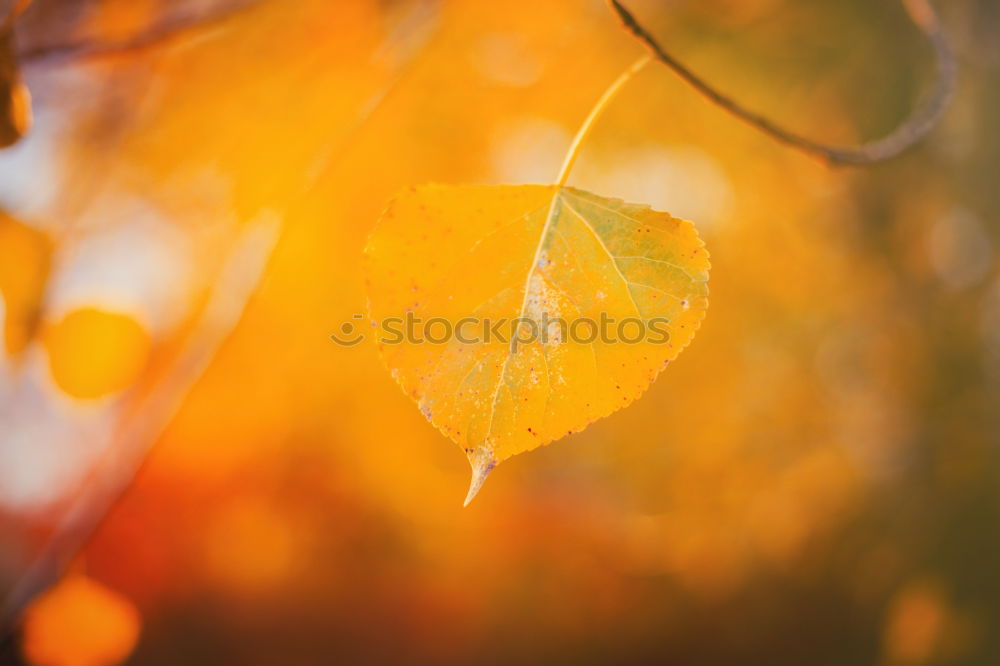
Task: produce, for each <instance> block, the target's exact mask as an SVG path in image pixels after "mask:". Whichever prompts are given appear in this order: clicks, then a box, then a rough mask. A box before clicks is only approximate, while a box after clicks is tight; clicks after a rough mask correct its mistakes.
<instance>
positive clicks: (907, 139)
mask: <svg viewBox="0 0 1000 666" xmlns="http://www.w3.org/2000/svg"><path fill="white" fill-rule="evenodd" d="M902 2H903V6H904V7H905V8H906V11H907V13H908V14H909V15H910V19H911V20H912V21H913V23H914V24H915V25H916V26H917V27H918V28H919V29H920V31H921V32H923V33H924V34H925V35H926V36H927V38H928V40H929V41H930V43H931V46H932V47H933V49H934V55H935V63H936V68H937V80H936V82H935V84H934V88H933V90H932V91H931V93H930V94H929V95H928V97H927V98H926V100H925V101H924V103H923V104H921V105H920V106H919V107H917V109H916V110H915V111H914V112H913V113H912V114H911V115H910V116H909V117H908V118H907V119H906V120H904V121H903V122H902V123H901V124H900V125H899V126H898V127H896V129H894V130H893V131H892V132H890V133H889V134H888V135H886V136H885V137H883V138H881V139H876V140H874V141H871V142H868V143H864V144H861V145H859V146H831V145H827V144H823V143H819V142H817V141H813V140H812V139H808V138H806V137H804V136H802V135H800V134H796V133H795V132H792V131H790V130H787V129H785V128H783V127H781V126H780V125H778V124H777V123H775V122H774V121H772V120H769V119H768V118H765V117H764V116H762V115H761V114H759V113H757V112H754V111H751V110H749V109H747V108H746V107H745V106H743V105H742V104H740V103H739V102H737V101H736V100H734V99H733V98H732V97H729V96H728V95H726V94H724V93H722V92H720V91H719V90H718V89H716V88H715V87H713V86H711V85H710V84H708V83H707V82H706V81H705V80H704V79H702V78H701V77H699V76H698V75H697V74H695V73H694V72H692V71H691V70H690V69H688V68H687V67H686V66H685V65H684V64H682V63H681V62H680V61H679V60H677V58H675V57H674V56H672V55H671V54H670V53H668V52H667V51H666V50H665V49H664V48H663V47H662V46H661V45H660V43H659V42H658V41H657V40H656V38H655V37H653V36H652V35H651V34H650V33H649V31H648V30H646V29H645V28H644V27H642V25H641V24H640V23H639V22H638V21H637V20H636V18H635V17H634V16H633V15H632V13H631V12H629V11H628V9H626V8H625V7H624V6H623V5H622V3H621V2H619V0H608V5H609V6H610V7H611V9H612V11H614V12H615V14H617V16H618V18H619V20H620V21H621V22H622V25H623V26H624V27H625V29H626V30H628V31H629V32H631V33H632V34H633V35H634V36H635V37H636V38H637V39H638V40H639V41H641V42H642V43H643V44H644V45H645V46H646V48H647V49H648V50H649V51H650V53H652V54H653V56H655V57H656V58H657V59H658V60H659V61H660V62H662V63H663V64H664V65H666V66H667V67H669V68H670V69H671V70H673V71H674V72H675V73H676V74H677V75H678V76H680V77H681V78H682V79H683V80H684V81H685V82H687V83H688V84H689V85H690V86H691V87H693V88H694V89H695V90H697V91H698V92H700V93H701V94H702V95H704V96H705V97H707V98H708V99H709V100H710V101H711V102H713V103H715V104H717V105H719V106H720V107H722V108H723V109H725V110H726V111H728V112H729V113H731V114H732V115H734V116H736V117H737V118H739V119H741V120H743V121H745V122H747V123H749V124H750V125H752V126H754V127H756V128H757V129H759V130H760V131H762V132H764V133H765V134H767V135H769V136H770V137H772V138H774V139H776V140H777V141H780V142H781V143H784V144H785V145H788V146H791V147H792V148H796V149H798V150H801V151H803V152H806V153H809V154H811V155H814V156H816V157H820V158H822V159H824V160H826V161H827V162H829V163H831V164H843V165H855V166H862V165H868V164H875V163H877V162H882V161H885V160H888V159H891V158H893V157H895V156H897V155H899V154H900V153H902V152H904V151H905V150H907V149H908V148H910V147H912V146H913V145H915V144H916V143H917V142H918V141H920V140H921V139H923V138H924V137H925V136H926V135H927V133H928V132H930V131H931V130H932V129H933V128H934V126H935V125H936V124H937V122H938V121H939V120H940V119H941V116H942V115H943V114H944V111H945V109H946V108H947V107H948V103H949V101H950V100H951V96H952V92H953V91H954V89H955V78H956V71H957V66H956V63H955V55H954V52H953V51H952V48H951V44H950V43H949V41H948V38H947V36H946V35H945V34H944V30H943V29H942V28H941V23H940V21H939V20H938V17H937V14H936V13H935V12H934V9H933V8H932V7H931V5H930V3H929V2H928V0H902Z"/></svg>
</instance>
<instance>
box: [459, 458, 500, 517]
mask: <svg viewBox="0 0 1000 666" xmlns="http://www.w3.org/2000/svg"><path fill="white" fill-rule="evenodd" d="M469 464H470V465H472V481H471V482H470V483H469V493H468V494H467V495H466V496H465V503H464V504H463V505H462V506H463V507H466V506H469V502H471V501H472V500H473V499H475V497H476V495H477V494H478V493H479V489H480V488H482V487H483V482H484V481H486V477H487V476H489V475H490V472H492V471H493V468H494V467H496V466H497V461H496V459H495V458H494V457H493V454H492V453H490V452H489V451H487V450H486V449H484V448H477V449H476V451H475V453H473V454H471V455H470V456H469Z"/></svg>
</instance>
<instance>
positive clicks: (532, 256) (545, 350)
mask: <svg viewBox="0 0 1000 666" xmlns="http://www.w3.org/2000/svg"><path fill="white" fill-rule="evenodd" d="M366 254H367V278H368V287H369V299H370V314H371V318H372V325H373V326H375V327H376V331H375V337H376V339H377V342H378V346H379V349H380V352H381V354H382V358H383V359H384V361H385V363H386V365H387V366H388V368H389V369H390V371H391V373H392V375H393V376H394V377H395V379H396V380H397V381H398V382H399V384H400V385H401V386H402V388H403V390H404V391H405V392H406V393H407V394H408V395H410V396H411V397H412V398H413V399H414V400H416V401H417V403H418V405H419V407H420V409H421V411H422V412H423V413H424V415H425V416H426V417H427V419H428V420H429V421H430V422H431V423H433V424H434V425H435V426H436V427H438V428H439V429H440V430H441V431H442V432H443V433H445V434H446V435H448V436H449V437H451V438H452V439H453V440H454V441H456V442H457V443H458V444H459V445H460V446H461V447H462V448H463V449H464V450H465V452H466V454H467V455H468V457H469V460H470V463H471V464H472V467H473V482H472V486H471V488H470V493H469V497H468V498H467V500H466V503H468V501H469V500H471V498H472V496H474V495H475V493H476V492H477V491H478V489H479V486H480V485H481V484H482V481H483V480H484V479H485V477H486V475H487V474H488V473H489V472H490V470H492V469H493V467H494V466H495V465H496V464H497V463H498V462H500V461H503V460H505V459H507V458H509V457H510V456H513V455H515V454H517V453H521V452H523V451H529V450H531V449H534V448H536V447H538V446H541V445H543V444H547V443H549V442H552V441H553V440H556V439H558V438H560V437H562V436H564V435H566V434H568V433H573V432H577V431H579V430H582V429H583V428H585V427H586V426H587V425H588V424H590V423H592V422H594V421H596V420H597V419H600V418H602V417H604V416H607V415H609V414H611V413H612V412H614V411H615V410H617V409H620V408H622V407H624V406H625V405H627V404H629V403H630V402H631V401H633V400H635V399H636V398H637V397H639V396H640V395H641V394H642V393H643V391H645V390H646V389H647V388H648V387H649V385H650V384H651V383H652V382H653V380H654V379H655V378H656V376H657V374H658V373H659V372H660V370H661V369H662V368H663V367H664V366H665V365H666V363H667V362H669V361H670V360H672V359H674V358H675V357H676V356H677V355H678V354H679V353H680V351H681V350H682V349H683V348H684V347H685V346H686V345H687V344H688V342H690V340H691V338H692V337H693V336H694V333H695V331H696V330H697V329H698V326H699V325H700V323H701V320H702V318H703V317H704V315H705V310H706V308H707V307H708V284H707V281H708V270H709V261H708V254H707V252H706V250H705V249H704V244H703V243H702V241H701V240H700V239H699V238H698V235H697V232H696V231H695V228H694V226H693V225H692V224H691V223H690V222H687V221H685V220H680V219H677V218H674V217H671V216H670V215H668V214H666V213H661V212H657V211H654V210H652V209H650V208H649V207H648V206H644V205H637V204H630V203H625V202H623V201H621V200H619V199H609V198H605V197H600V196H597V195H594V194H591V193H588V192H584V191H582V190H578V189H574V188H571V187H565V186H561V185H551V186H543V185H521V186H513V185H506V186H446V185H428V186H423V187H418V188H411V189H408V190H406V191H404V192H402V193H401V194H399V195H398V196H397V197H396V198H395V199H394V200H393V201H392V202H391V203H390V204H389V206H388V208H387V210H386V211H385V213H384V214H383V216H382V218H381V220H380V222H379V224H378V226H377V227H376V229H375V230H374V232H373V233H372V236H371V238H370V239H369V243H368V247H367V250H366ZM463 322H464V323H463ZM498 322H508V323H504V324H503V325H498ZM509 322H516V323H509ZM564 324H565V325H564ZM491 327H492V328H493V330H492V331H491V330H490V329H491Z"/></svg>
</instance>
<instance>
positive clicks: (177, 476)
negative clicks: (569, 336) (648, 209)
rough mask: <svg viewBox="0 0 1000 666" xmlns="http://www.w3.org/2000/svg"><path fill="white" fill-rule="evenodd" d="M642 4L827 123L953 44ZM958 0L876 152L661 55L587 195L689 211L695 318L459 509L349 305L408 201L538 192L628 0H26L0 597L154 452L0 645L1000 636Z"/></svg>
mask: <svg viewBox="0 0 1000 666" xmlns="http://www.w3.org/2000/svg"><path fill="white" fill-rule="evenodd" d="M628 5H629V7H630V8H631V9H633V10H634V11H635V13H636V14H637V15H638V16H639V17H641V18H642V19H643V20H644V22H646V23H647V24H648V25H649V27H650V29H651V30H652V31H653V32H655V33H656V34H657V35H658V36H660V37H661V39H662V40H663V41H664V43H665V44H668V45H669V47H670V48H671V49H672V51H673V52H675V53H677V54H679V55H682V56H683V57H684V59H685V60H686V62H688V64H690V65H691V66H692V68H694V69H695V70H696V71H698V72H700V73H702V74H703V75H704V76H705V77H706V78H708V79H709V80H711V81H713V82H715V83H716V84H718V85H719V86H720V87H722V88H723V89H725V90H727V91H729V92H731V93H732V94H733V95H734V96H736V97H737V98H738V99H741V100H745V102H746V104H747V105H748V106H750V107H751V108H755V109H760V110H762V111H764V112H766V113H767V114H768V115H770V116H773V117H774V118H776V119H778V120H779V121H780V122H782V123H783V124H785V125H788V126H790V127H794V128H796V129H798V130H801V131H802V132H804V133H806V134H808V135H809V136H814V137H818V138H823V139H827V140H830V141H842V142H856V141H858V140H862V139H864V138H868V137H872V136H878V135H880V134H882V133H885V132H886V131H888V130H889V129H891V128H892V127H893V126H894V124H896V123H897V122H898V120H899V119H900V118H902V117H903V116H905V115H906V113H907V112H908V110H909V109H910V108H911V107H912V106H913V104H914V103H915V100H917V99H918V98H919V95H920V92H921V91H922V90H923V89H924V88H925V86H926V83H927V82H928V80H929V77H930V75H931V72H930V70H931V59H930V52H929V49H928V47H927V45H926V43H925V42H924V40H923V39H922V37H921V35H920V33H919V32H917V31H916V30H915V29H914V28H913V27H912V25H911V24H910V23H909V22H908V21H907V18H906V14H905V12H904V11H903V9H902V7H901V6H900V5H899V3H896V2H893V1H892V0H884V1H879V2H868V1H865V0H848V1H846V2H845V1H842V0H816V1H815V2H808V3H803V2H792V1H791V0H754V1H752V2H751V1H740V2H736V1H735V0H700V1H695V0H674V1H672V2H655V1H653V0H633V2H631V3H628ZM939 5H941V9H942V18H943V21H944V23H945V24H946V26H947V29H948V31H949V33H950V34H951V35H952V38H953V41H954V42H955V44H956V47H957V50H958V52H959V58H960V60H961V64H962V76H961V80H960V86H959V90H958V92H957V96H956V99H955V102H954V105H953V106H952V108H951V110H950V111H949V113H948V114H947V116H946V118H945V119H944V121H943V123H942V124H941V125H940V126H939V127H938V128H937V129H936V130H935V132H934V133H933V134H932V135H931V137H930V138H929V139H928V140H927V141H925V142H924V143H922V144H921V145H920V146H918V147H917V148H916V149H914V150H913V151H911V152H909V153H908V154H907V155H905V156H904V157H902V158H900V159H897V160H894V161H892V162H889V163H886V164H882V165H878V166H875V167H871V168H867V169H864V170H848V169H834V168H829V167H827V166H824V165H822V164H819V163H817V162H816V161H815V160H813V159H810V158H808V157H805V156H802V155H800V154H797V153H795V152H792V151H790V150H788V149H786V148H783V147H781V146H780V145H777V144H775V143H774V142H773V141H771V140H770V139H768V138H767V137H765V136H763V135H761V134H759V133H757V132H756V131H755V130H753V129H752V128H749V127H747V126H745V125H743V124H742V123H740V122H738V121H736V120H734V119H733V118H731V117H730V116H728V115H726V114H725V113H724V112H723V111H721V110H719V109H717V108H715V107H713V106H712V105H711V104H710V103H708V102H707V101H705V100H704V99H702V98H701V97H699V96H698V95H697V94H696V93H694V92H693V91H691V90H690V89H689V88H687V87H686V86H685V85H684V84H683V83H682V82H680V81H679V80H677V79H676V78H675V77H674V76H673V75H671V73H670V72H668V71H667V70H666V69H664V68H662V67H658V66H650V67H648V68H647V69H646V70H645V71H643V72H642V73H641V74H640V75H639V76H637V77H636V79H635V80H634V81H632V82H631V83H630V84H629V85H628V87H627V88H626V89H625V90H623V92H622V93H621V95H620V96H619V97H618V98H617V99H616V101H615V102H614V103H613V105H612V106H611V107H610V108H609V110H608V112H607V113H606V115H605V116H604V117H603V118H602V119H601V121H600V123H599V124H598V126H597V127H596V129H595V131H594V133H593V135H592V138H591V139H590V140H589V141H588V143H587V144H586V146H585V148H584V150H583V153H582V155H581V158H580V161H579V163H578V165H577V168H576V170H575V171H574V175H573V177H572V178H571V180H570V184H572V185H576V186H579V187H583V188H586V189H588V190H591V191H593V192H597V193H600V194H603V195H606V196H616V197H622V198H624V199H626V200H629V201H635V202H642V203H649V204H651V205H653V206H654V207H655V208H658V209H660V210H666V211H669V212H671V213H672V214H674V215H678V216H681V217H685V218H687V219H691V220H693V221H694V222H695V224H696V226H697V227H698V229H699V232H700V234H701V235H702V237H703V238H704V239H705V240H706V243H707V245H708V249H709V251H710V252H711V255H712V263H713V270H712V278H711V282H710V287H711V306H710V308H709V311H708V316H707V318H706V320H705V323H704V324H703V325H702V328H701V330H700V332H699V333H698V335H697V337H696V338H695V340H694V342H693V343H692V345H691V347H690V348H689V349H687V350H686V351H685V352H684V353H683V354H682V355H681V356H680V358H679V359H678V360H677V361H676V362H674V363H671V366H670V368H669V369H668V370H667V371H666V372H665V373H664V374H663V375H662V376H661V377H660V379H659V380H658V381H657V382H656V383H655V384H654V385H653V387H652V388H651V389H650V391H649V392H648V393H647V394H646V395H645V396H643V397H642V398H641V399H640V400H639V401H637V402H636V403H635V404H633V405H631V406H630V407H629V408H628V409H625V410H623V411H621V412H619V413H616V414H615V415H613V416H612V417H610V418H608V419H605V420H603V421H600V422H598V423H595V424H594V425H592V426H591V427H590V428H588V429H587V430H586V431H585V432H583V433H580V434H576V435H572V436H570V437H567V438H565V439H563V440H561V441H559V442H556V443H554V444H552V445H550V446H548V447H545V448H543V449H540V450H537V451H534V452H532V453H528V454H525V455H521V456H518V457H516V458H514V459H513V460H511V461H509V462H507V463H505V464H504V465H502V466H501V467H500V468H499V469H497V470H496V471H495V472H494V473H493V475H492V476H491V478H490V480H489V482H488V483H487V484H486V487H485V488H484V490H483V492H482V493H481V494H480V496H479V497H478V498H477V500H476V501H475V503H473V504H472V505H471V506H470V507H469V508H467V509H462V506H461V500H462V498H463V497H464V493H465V490H466V487H467V485H468V474H469V470H468V464H467V462H466V460H465V457H464V455H463V454H462V452H461V450H460V449H459V448H458V447H456V446H455V445H454V443H452V442H450V441H447V440H446V439H445V438H444V437H442V436H441V435H440V434H439V433H438V432H437V431H436V430H435V429H434V428H433V427H432V426H431V425H429V424H428V423H427V422H426V420H425V419H424V418H423V416H422V415H421V414H420V412H419V411H418V410H417V409H416V408H415V406H414V405H413V404H412V403H411V401H410V400H409V399H408V398H407V397H406V396H405V395H403V394H402V392H401V391H399V389H398V388H397V386H396V385H395V383H394V382H393V381H392V379H391V377H390V376H389V374H388V373H387V372H386V371H385V370H384V368H383V367H382V364H381V363H380V361H379V359H378V357H377V354H376V352H375V349H374V346H373V345H371V344H362V345H359V346H357V347H352V348H347V347H339V346H336V345H334V344H333V343H332V342H331V341H330V340H329V338H328V336H329V334H330V333H333V332H335V331H337V330H338V329H339V327H340V326H341V324H342V323H343V322H345V321H351V317H352V315H353V314H355V313H363V312H365V307H366V297H365V291H364V285H363V281H362V278H361V275H360V265H361V252H362V248H363V247H364V243H365V239H366V237H367V234H368V233H369V231H370V230H371V229H372V227H373V225H374V224H375V221H376V220H377V219H378V216H379V214H380V212H381V210H382V208H383V207H384V205H385V203H386V202H387V201H388V199H389V198H390V197H391V196H392V195H393V194H394V193H395V192H396V191H397V190H399V189H400V188H402V187H404V186H408V185H413V184H420V183H425V182H445V183H465V182H472V183H546V182H552V181H553V179H554V178H555V176H556V172H557V171H558V169H559V165H560V163H561V161H562V158H563V155H564V153H565V151H566V148H567V146H568V144H569V141H570V140H571V138H572V136H573V134H574V132H575V131H576V129H577V127H578V125H579V123H580V122H581V121H582V119H583V118H584V116H585V115H586V114H587V112H588V111H589V109H590V108H591V106H592V105H593V103H594V101H595V100H596V98H597V97H598V96H599V95H600V94H601V92H602V91H603V90H604V89H605V87H606V86H607V85H608V83H610V82H611V81H612V80H613V79H614V78H615V77H616V76H617V75H618V73H620V72H621V71H622V70H623V69H624V68H625V67H626V66H627V65H628V64H629V63H631V62H632V61H633V60H634V59H635V58H636V57H637V55H638V54H640V53H641V49H640V46H639V45H638V44H637V43H635V42H634V41H633V40H632V39H631V38H630V37H629V36H628V34H627V33H625V32H624V31H623V30H622V29H621V27H620V26H619V25H618V23H617V22H616V21H615V19H614V17H613V15H612V14H611V13H610V12H609V11H608V10H607V8H606V7H605V5H604V3H603V2H600V1H598V0H532V1H531V2H526V1H523V0H511V1H510V2H504V3H489V2H477V1H474V0H442V1H441V2H430V1H425V0H343V1H338V2H329V1H327V0H282V1H280V2H279V1H278V0H259V1H258V2H251V3H246V2H244V3H242V4H241V3H232V2H228V3H227V2H222V1H221V0H214V1H211V0H200V1H198V0H183V1H182V2H167V1H166V0H142V1H141V2H137V1H135V0H84V1H77V0H74V1H69V0H34V2H33V3H32V4H31V5H30V6H29V7H28V9H27V10H26V12H25V13H24V15H23V16H22V17H21V18H20V19H19V21H18V23H17V24H16V26H15V38H16V44H17V49H18V53H19V54H20V60H21V71H22V74H23V77H24V80H25V82H26V83H27V85H28V87H29V89H30V90H31V92H32V97H33V109H34V124H33V127H32V129H31V131H30V132H29V133H28V134H27V135H26V136H25V137H24V138H23V139H21V141H19V142H18V143H17V144H15V145H14V146H13V147H11V148H7V149H5V150H3V151H0V293H2V295H3V298H2V300H0V322H2V324H3V326H2V331H3V333H4V341H5V346H4V349H5V354H4V356H3V360H2V361H0V594H3V595H9V594H13V593H14V592H15V591H16V589H17V588H16V586H17V584H18V582H19V581H21V580H23V576H24V575H25V572H26V571H29V570H30V567H31V565H32V562H36V561H37V557H38V556H39V554H40V553H42V552H45V551H43V549H44V548H45V546H46V544H47V543H50V540H51V539H53V537H54V536H58V535H59V534H60V533H61V532H60V531H59V530H60V529H61V526H65V525H66V524H67V523H66V521H67V520H68V518H67V516H69V517H70V518H72V519H74V520H82V521H83V523H87V522H88V521H90V520H91V519H93V520H95V521H96V519H97V518H99V517H100V516H101V515H103V513H104V511H103V508H101V507H102V503H101V502H100V501H97V502H96V503H93V504H91V503H90V502H91V500H92V498H93V497H94V496H97V497H101V496H102V495H101V493H102V492H103V491H102V490H101V489H102V488H104V486H102V485H101V484H104V483H106V482H108V481H107V479H112V480H119V481H121V480H127V478H130V476H131V475H130V474H129V473H128V472H129V470H130V461H133V460H137V459H138V458H137V457H136V456H139V457H141V455H142V454H144V453H145V451H146V449H147V446H149V445H152V448H151V450H150V453H149V456H148V458H147V459H146V460H145V463H144V464H143V465H142V467H141V469H140V471H139V473H138V476H137V477H136V478H135V481H134V483H132V484H131V485H129V486H128V489H127V491H126V492H125V494H124V496H123V497H121V499H120V501H114V502H113V506H112V508H111V510H110V511H109V512H108V513H107V515H106V516H104V518H103V520H101V521H100V523H99V526H98V529H97V531H96V533H95V534H94V536H93V538H92V539H90V540H89V541H88V542H87V544H86V547H85V548H84V549H83V550H82V551H81V552H79V553H78V554H75V556H73V557H72V559H71V561H68V562H67V574H66V576H65V577H64V578H63V579H62V582H60V583H58V584H57V585H55V587H52V588H51V589H49V591H47V592H45V593H44V594H43V595H42V596H40V597H37V598H36V600H35V601H34V603H32V605H31V606H30V607H29V608H28V610H27V613H26V614H25V615H24V618H23V622H21V623H20V624H19V626H18V629H17V631H16V632H15V634H14V635H12V636H11V637H10V638H8V639H7V641H6V643H5V646H4V648H3V650H2V652H3V656H2V657H0V661H2V662H3V663H11V664H31V665H35V666H43V665H44V666H49V665H51V666H102V665H107V666H110V665H113V664H119V663H126V662H127V663H130V664H151V665H155V664H181V663H183V664H219V663H224V664H246V665H258V664H260V665H264V664H312V663H331V662H332V663H350V664H384V663H456V664H470V663H487V664H492V663H496V664H509V663H574V664H585V663H594V664H597V663H616V664H629V663H637V664H638V663H672V664H685V665H687V664H720V663H740V664H743V663H746V664H831V665H832V664H892V665H895V664H900V665H902V664H907V665H909V664H913V665H917V664H983V665H991V664H997V663H1000V572H998V568H997V567H996V563H997V562H998V561H1000V527H998V525H1000V484H998V483H997V482H998V481H1000V478H998V477H1000V460H998V456H1000V448H998V446H1000V409H998V404H1000V269H998V264H997V256H996V247H997V242H998V219H1000V191H998V189H997V188H996V186H995V180H996V173H997V168H998V164H1000V133H998V125H997V123H996V121H995V118H997V117H998V116H1000V47H998V42H997V40H996V35H997V31H998V30H1000V8H998V6H997V5H996V3H994V2H991V1H990V0H950V1H949V2H947V3H945V2H941V3H939ZM192 17H193V18H192ZM188 23H190V25H188ZM178 26H180V27H178ZM108 470H110V471H108ZM103 474H108V475H109V476H102V475H103ZM113 485H114V483H111V486H113ZM95 488H96V489H97V490H96V491H95ZM95 493H96V495H95ZM103 497H105V499H107V500H109V501H111V500H114V499H115V497H114V493H112V492H110V491H109V493H108V494H106V495H104V496H103ZM81 516H83V518H81ZM74 524H75V523H74ZM56 544H57V545H58V544H59V541H58V539H57V541H56ZM57 550H58V549H57ZM74 552H75V550H74V549H73V548H72V547H70V546H66V547H64V548H63V550H62V552H61V553H60V554H61V555H66V556H69V555H73V554H74Z"/></svg>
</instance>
